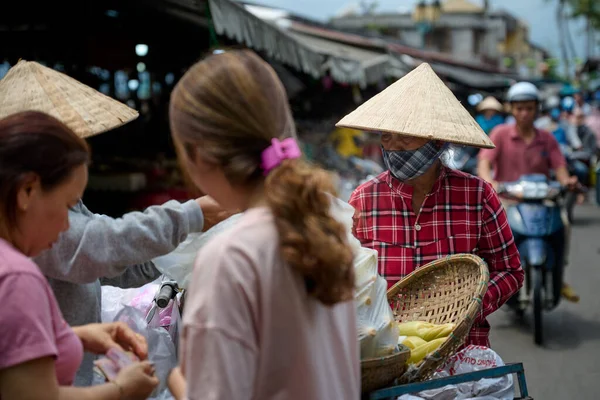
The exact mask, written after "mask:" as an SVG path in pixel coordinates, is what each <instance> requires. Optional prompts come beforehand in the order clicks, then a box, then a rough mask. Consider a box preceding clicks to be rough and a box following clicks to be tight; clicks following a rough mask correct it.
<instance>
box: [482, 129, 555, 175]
mask: <svg viewBox="0 0 600 400" xmlns="http://www.w3.org/2000/svg"><path fill="white" fill-rule="evenodd" d="M490 139H491V140H492V142H494V144H495V145H496V148H495V149H483V150H481V151H480V152H479V157H480V158H481V159H484V160H488V161H490V162H491V163H492V168H493V169H494V179H495V180H496V181H498V182H513V181H516V180H518V179H519V178H520V177H521V176H522V175H528V174H544V175H546V176H549V175H550V171H552V170H556V169H557V168H559V167H564V166H565V165H566V160H565V157H564V156H563V154H562V153H561V151H560V147H559V145H558V142H557V141H556V139H555V138H554V136H553V135H552V134H551V133H549V132H547V131H545V130H542V129H538V130H537V133H536V135H535V137H534V138H533V141H532V142H531V143H529V144H527V143H525V141H524V140H523V139H522V138H521V137H520V136H519V134H518V132H517V126H516V125H506V124H503V125H499V126H497V127H496V128H494V130H493V131H492V133H491V134H490Z"/></svg>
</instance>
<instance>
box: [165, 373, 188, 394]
mask: <svg viewBox="0 0 600 400" xmlns="http://www.w3.org/2000/svg"><path fill="white" fill-rule="evenodd" d="M167 384H168V386H169V391H170V392H171V395H173V397H174V398H175V399H176V400H179V399H183V397H184V396H185V391H186V390H187V389H186V382H185V378H184V377H183V374H182V373H181V368H179V367H177V368H173V370H172V371H171V373H170V374H169V378H168V379H167Z"/></svg>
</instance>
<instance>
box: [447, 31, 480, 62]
mask: <svg viewBox="0 0 600 400" xmlns="http://www.w3.org/2000/svg"><path fill="white" fill-rule="evenodd" d="M451 35H452V37H451V42H452V55H453V56H454V57H456V58H458V59H460V60H465V61H472V60H473V58H474V56H475V54H474V50H475V49H474V46H475V37H474V33H473V30H472V29H453V30H452V31H451Z"/></svg>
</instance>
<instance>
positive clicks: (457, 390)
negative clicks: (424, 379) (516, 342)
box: [398, 345, 515, 400]
mask: <svg viewBox="0 0 600 400" xmlns="http://www.w3.org/2000/svg"><path fill="white" fill-rule="evenodd" d="M503 365H504V362H503V361H502V359H501V358H500V356H499V355H498V354H497V353H496V352H495V351H493V350H492V349H489V348H487V347H483V346H473V345H471V346H467V347H466V348H465V349H463V350H462V351H460V352H458V353H456V354H455V355H454V356H452V357H450V358H449V359H448V360H447V361H446V362H445V363H444V365H443V366H442V367H441V368H439V369H438V370H437V371H436V372H435V373H434V374H433V377H432V379H436V378H445V377H448V376H453V375H460V374H465V373H469V372H474V371H481V370H484V369H488V368H495V367H501V366H503ZM514 398H515V388H514V382H513V377H512V375H505V376H502V377H499V378H491V379H481V380H479V381H476V382H465V383H461V384H458V385H447V386H444V387H443V388H439V389H432V390H426V391H423V392H421V393H418V394H416V395H404V396H400V397H399V398H398V400H454V399H456V400H488V399H500V400H513V399H514Z"/></svg>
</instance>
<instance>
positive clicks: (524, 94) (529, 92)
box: [506, 82, 540, 103]
mask: <svg viewBox="0 0 600 400" xmlns="http://www.w3.org/2000/svg"><path fill="white" fill-rule="evenodd" d="M506 97H507V100H508V102H509V103H514V102H517V101H538V102H539V101H540V92H539V91H538V89H537V87H535V85H534V84H533V83H529V82H519V83H515V84H514V85H512V86H511V88H510V89H508V95H507V96H506Z"/></svg>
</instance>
